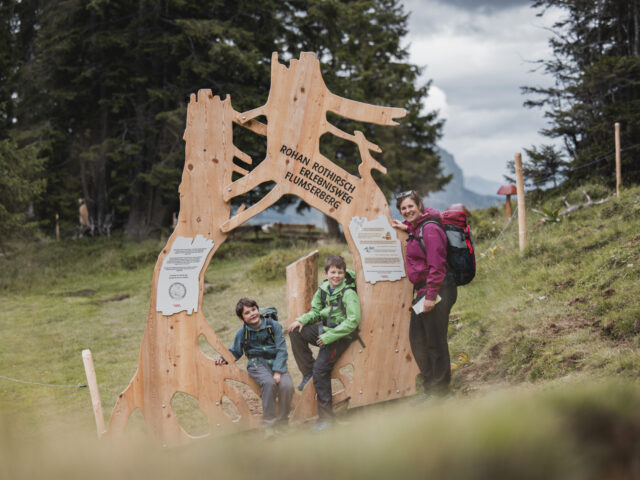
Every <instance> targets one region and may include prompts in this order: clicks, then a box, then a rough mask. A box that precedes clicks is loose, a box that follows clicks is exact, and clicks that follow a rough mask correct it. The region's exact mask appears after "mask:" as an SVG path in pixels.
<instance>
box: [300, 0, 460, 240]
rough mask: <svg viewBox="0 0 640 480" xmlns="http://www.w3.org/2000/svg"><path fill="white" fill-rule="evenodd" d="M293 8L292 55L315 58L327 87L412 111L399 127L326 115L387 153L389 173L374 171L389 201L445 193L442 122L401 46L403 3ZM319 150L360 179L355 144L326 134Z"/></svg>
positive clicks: (315, 3)
mask: <svg viewBox="0 0 640 480" xmlns="http://www.w3.org/2000/svg"><path fill="white" fill-rule="evenodd" d="M291 4H292V6H293V7H294V8H295V9H296V11H298V12H300V14H299V15H297V16H296V17H295V18H296V20H297V24H296V28H292V29H291V30H290V37H289V45H290V49H293V51H294V52H295V51H313V52H315V53H316V54H317V56H318V58H319V59H320V61H321V68H322V73H323V77H324V80H325V83H326V84H327V87H328V88H329V89H330V90H331V91H332V92H333V93H335V94H337V95H340V96H343V97H346V98H350V99H352V100H358V101H362V102H365V103H371V104H375V105H385V106H398V107H403V108H405V109H406V110H407V116H406V117H405V118H403V119H401V120H400V121H399V123H400V126H397V127H379V126H376V125H366V124H359V123H357V122H352V121H349V120H346V119H342V118H340V117H338V116H336V115H331V116H328V119H329V121H330V122H332V123H334V124H335V125H336V126H338V127H339V128H341V129H343V130H345V131H349V132H352V131H353V130H355V129H358V130H362V131H363V132H364V133H365V136H367V138H369V139H371V140H372V141H374V142H375V143H377V144H378V145H379V146H380V147H381V148H382V151H383V153H382V155H377V156H378V157H379V161H380V162H381V163H382V164H383V165H384V166H386V167H387V169H388V174H387V175H381V174H380V175H378V173H377V172H375V173H374V175H375V179H376V182H377V183H378V185H379V186H380V187H381V188H382V190H383V191H384V192H385V193H386V194H387V195H388V196H391V195H392V194H393V192H400V191H403V190H407V189H410V188H414V189H417V190H419V191H420V192H421V193H422V194H423V195H427V194H428V193H429V192H431V191H437V190H440V189H441V188H442V187H443V186H444V185H445V184H446V183H447V182H448V181H449V180H450V177H444V176H443V175H442V170H441V167H440V164H439V157H438V155H437V153H436V152H435V149H434V147H435V142H436V140H437V139H438V138H439V137H440V135H441V128H442V121H441V120H438V118H437V114H436V112H428V113H424V112H423V111H422V110H423V102H424V99H425V98H426V97H427V95H428V90H429V86H430V83H429V82H427V83H426V84H423V85H420V83H419V77H420V74H421V72H422V71H421V69H420V68H419V67H417V66H415V65H412V64H411V63H409V61H408V58H409V53H408V51H407V49H406V48H404V47H403V46H402V45H401V42H402V40H403V38H404V37H405V35H406V34H407V19H408V15H407V14H406V13H404V11H403V8H402V4H401V3H400V2H399V1H397V0H357V1H356V0H341V1H331V2H325V1H322V0H304V1H294V2H291ZM320 150H321V152H322V153H323V154H324V155H325V156H327V157H328V158H331V159H332V160H333V161H334V162H336V163H337V164H338V165H340V166H341V167H343V168H345V169H346V170H347V171H349V172H351V173H352V174H356V175H357V164H358V162H359V155H358V152H357V148H356V147H355V146H354V145H353V144H351V143H350V142H345V141H343V140H340V139H338V138H336V137H333V136H332V135H329V134H327V135H325V136H323V137H322V139H321V143H320ZM374 155H375V154H374ZM328 224H329V227H330V230H331V227H332V226H333V228H334V231H335V229H337V226H336V225H335V224H333V222H331V221H330V220H329V221H328ZM332 224H333V225H332Z"/></svg>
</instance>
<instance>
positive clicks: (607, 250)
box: [0, 185, 640, 478]
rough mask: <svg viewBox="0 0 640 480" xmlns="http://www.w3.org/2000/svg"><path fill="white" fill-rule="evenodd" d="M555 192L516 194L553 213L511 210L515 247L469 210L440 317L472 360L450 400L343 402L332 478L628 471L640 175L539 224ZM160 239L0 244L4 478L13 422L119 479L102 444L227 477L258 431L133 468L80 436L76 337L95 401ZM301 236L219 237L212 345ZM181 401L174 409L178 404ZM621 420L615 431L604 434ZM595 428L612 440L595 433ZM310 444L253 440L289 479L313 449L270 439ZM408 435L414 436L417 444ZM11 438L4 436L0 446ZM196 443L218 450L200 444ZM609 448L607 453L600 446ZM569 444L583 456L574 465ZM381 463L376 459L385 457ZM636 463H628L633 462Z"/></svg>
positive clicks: (128, 361) (638, 355)
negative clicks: (615, 195) (466, 272)
mask: <svg viewBox="0 0 640 480" xmlns="http://www.w3.org/2000/svg"><path fill="white" fill-rule="evenodd" d="M585 190H586V191H587V193H589V194H590V195H591V196H592V198H593V200H599V199H601V198H606V197H607V196H608V195H610V192H607V191H606V190H605V189H603V188H602V187H599V186H593V185H592V186H586V187H585ZM564 196H566V199H567V200H568V201H569V202H570V203H572V204H575V203H580V202H584V201H585V198H584V195H583V193H582V191H581V189H577V190H575V191H569V192H559V193H556V194H554V195H548V196H547V198H544V199H541V200H536V199H534V198H533V197H530V198H528V203H529V205H528V206H529V207H535V208H537V209H539V210H541V209H542V208H544V209H545V210H546V211H547V212H549V215H548V217H549V219H550V220H551V221H547V222H546V223H540V222H539V220H540V219H541V218H542V216H540V215H537V214H535V213H533V212H532V211H528V212H527V218H528V235H529V244H528V247H527V249H526V251H525V252H524V254H521V253H520V252H519V250H518V237H517V221H514V222H513V223H512V224H510V225H508V226H506V228H505V224H506V221H505V219H504V214H503V212H502V211H501V210H500V209H498V208H492V209H489V210H485V211H476V212H474V215H473V220H472V228H473V231H474V233H475V235H476V238H477V242H476V250H477V252H478V254H484V253H486V254H485V255H484V256H481V255H479V256H478V274H477V277H476V279H475V280H474V281H473V282H472V283H471V284H470V285H468V286H465V287H462V288H460V289H459V297H458V302H457V303H456V305H455V307H454V309H453V312H452V316H451V323H450V329H449V338H450V343H451V345H450V349H451V353H452V358H453V359H454V360H455V358H456V354H458V353H465V354H466V355H467V356H468V357H469V359H470V361H471V363H470V364H465V365H463V366H461V367H460V368H458V369H457V370H456V371H455V372H454V376H453V388H454V397H455V399H454V400H451V401H449V402H446V403H444V404H442V405H438V406H434V407H420V408H413V407H411V408H409V407H408V404H407V402H406V401H400V402H396V403H391V404H388V405H383V406H376V407H371V408H369V409H362V410H360V411H358V412H353V413H351V414H350V415H348V416H345V417H343V418H342V420H341V421H342V422H345V423H346V424H345V425H342V426H338V427H336V429H335V430H333V431H329V432H327V433H326V436H323V437H322V438H323V439H324V440H323V441H322V442H321V443H322V446H321V451H322V452H323V455H327V456H330V457H332V458H333V457H336V456H337V457H338V458H339V460H337V461H336V462H337V463H336V465H338V466H339V467H340V470H339V471H340V472H350V473H351V475H346V474H345V475H342V476H344V477H345V478H347V477H349V478H353V476H355V475H356V474H357V472H356V471H355V470H353V469H354V468H356V465H360V466H361V467H362V468H363V470H362V471H361V473H362V474H365V473H367V474H369V475H374V476H383V475H382V473H383V472H387V473H389V475H391V474H392V473H394V472H398V473H396V474H395V476H400V477H402V476H403V475H400V473H399V472H403V473H405V474H406V476H409V477H412V476H414V477H420V478H424V475H423V473H425V472H430V473H432V474H434V475H435V474H442V472H444V471H446V468H445V467H447V465H448V466H449V468H451V466H452V465H455V468H453V470H451V471H455V472H457V473H455V475H454V474H452V475H450V477H451V478H490V477H492V476H495V475H496V472H498V471H499V469H500V468H507V470H506V471H509V472H512V473H513V472H516V471H520V470H521V469H527V468H529V467H530V466H534V465H537V466H538V467H540V468H539V469H532V470H531V472H533V473H532V474H531V475H530V476H529V477H526V476H525V477H526V478H548V477H549V476H551V477H553V478H585V475H583V474H584V473H585V470H584V469H585V468H586V469H587V470H588V472H589V473H592V474H593V475H595V477H594V478H599V477H598V476H599V475H600V474H603V472H606V471H608V470H607V469H608V468H612V467H611V465H612V464H611V462H613V463H615V462H618V463H620V462H621V465H622V466H621V467H620V468H622V469H623V471H624V468H627V469H628V468H631V467H630V466H629V465H631V463H629V462H630V460H629V459H630V458H633V457H634V456H635V457H637V458H640V455H636V454H638V453H639V452H640V419H639V418H638V416H637V414H638V412H639V411H640V392H639V390H638V388H640V387H639V385H638V383H639V382H638V378H639V376H640V375H639V374H640V348H639V347H640V302H638V298H640V283H639V282H638V279H639V277H640V259H639V256H640V233H639V232H638V225H639V223H640V222H639V221H638V220H639V219H640V188H637V187H635V188H628V189H626V190H624V192H623V196H622V198H621V199H620V200H616V199H610V200H609V201H607V202H605V203H603V204H602V205H597V206H593V207H589V208H584V209H582V210H578V211H576V212H575V213H573V214H571V215H569V216H566V217H562V219H561V220H560V221H558V222H555V221H552V220H554V217H555V216H554V214H553V213H554V211H557V209H558V208H560V207H561V206H562V198H563V197H564ZM500 232H503V233H502V235H501V236H500V237H499V238H497V237H498V235H499V234H500ZM164 244H165V241H164V240H162V241H146V242H142V243H133V242H129V241H125V240H123V239H121V238H112V239H110V240H106V239H98V240H86V239H85V240H79V241H75V242H66V243H55V242H49V241H43V242H41V243H39V244H31V245H22V246H14V249H12V250H10V251H9V253H8V255H7V256H4V257H0V302H2V305H3V308H2V312H1V313H0V331H1V332H2V333H0V376H2V378H0V416H2V415H4V416H5V417H7V418H10V419H11V421H9V420H5V421H4V422H3V421H0V431H4V432H5V437H4V439H3V438H2V434H1V433H0V445H1V447H0V451H5V452H8V453H5V454H6V455H8V457H7V458H13V459H14V462H9V464H13V467H11V468H15V470H14V471H13V473H14V475H8V476H7V478H27V477H28V476H29V475H27V474H26V473H25V472H31V473H32V474H33V475H32V477H33V478H35V477H37V476H43V475H44V472H40V470H39V469H38V468H36V467H34V466H33V465H30V466H29V467H28V468H27V466H25V465H23V463H29V462H28V458H30V457H28V454H27V453H24V452H22V451H20V448H21V447H20V445H22V444H21V443H20V440H19V439H21V438H24V437H25V436H26V437H28V438H30V439H31V440H32V439H33V438H34V437H38V438H39V440H38V443H37V445H38V446H37V448H35V450H33V452H32V453H30V454H29V455H45V456H46V454H45V452H48V451H55V452H56V453H55V455H56V456H55V458H54V457H52V458H48V459H47V461H46V462H44V464H47V465H49V467H48V468H51V469H52V471H53V472H58V475H60V476H61V477H62V476H65V475H63V473H61V472H63V471H64V468H66V467H65V465H68V468H69V469H71V471H73V470H74V469H75V468H81V467H82V463H81V462H80V463H78V462H77V461H74V460H73V455H72V452H66V451H64V450H63V449H61V447H58V446H56V448H53V446H52V445H51V444H50V440H51V438H59V437H64V438H69V436H72V437H73V438H80V439H84V440H83V445H82V447H80V446H79V447H78V448H81V449H85V450H86V451H85V450H83V451H85V453H86V454H87V455H91V456H92V457H91V458H92V459H93V460H94V461H96V462H97V465H98V468H101V469H104V472H106V473H105V478H106V477H113V476H116V475H117V476H122V472H121V471H118V470H114V468H115V467H110V466H109V464H110V463H109V462H110V460H109V459H111V458H112V456H110V455H117V456H118V458H124V463H123V465H125V467H126V466H127V465H129V466H130V468H131V472H130V476H131V477H132V478H134V477H136V478H139V476H138V475H135V474H134V473H135V472H138V473H140V472H141V471H142V470H136V468H138V469H151V470H153V471H155V472H159V473H158V475H159V478H165V477H166V478H168V475H169V472H173V473H172V475H173V476H175V473H176V472H177V471H179V470H180V469H181V468H182V469H186V470H187V471H189V472H191V473H194V474H196V475H202V474H203V472H204V471H213V470H216V469H219V470H220V471H221V472H228V473H233V474H241V473H247V472H248V471H249V470H250V469H251V468H252V467H256V464H254V463H251V462H250V463H249V464H243V465H236V463H238V462H236V461H235V460H237V459H238V456H237V453H235V454H234V453H233V452H237V450H235V448H239V447H240V446H241V445H242V443H243V442H247V445H248V446H249V447H251V446H257V444H258V443H259V442H260V441H261V437H260V436H259V435H258V434H251V435H241V436H238V437H233V438H232V439H228V440H225V441H224V442H221V441H216V440H211V441H210V442H206V443H204V444H203V445H202V446H198V447H194V448H193V449H189V450H188V451H187V452H184V451H181V452H176V453H173V454H172V455H171V456H170V457H171V458H172V459H173V461H175V465H174V467H171V468H169V467H167V465H166V463H163V462H166V461H167V460H166V459H165V460H163V461H157V458H156V457H157V452H155V451H154V450H153V449H151V450H149V449H148V448H143V447H141V446H140V445H137V446H136V448H137V449H138V450H139V451H142V452H144V453H141V457H140V458H141V459H144V461H142V463H140V465H138V466H137V467H133V466H132V465H134V464H136V458H135V457H132V456H131V454H125V453H123V452H122V451H116V452H114V451H111V450H109V449H107V448H106V447H101V448H100V449H99V450H96V447H95V445H93V442H91V441H87V439H90V438H92V436H93V435H94V434H93V432H94V431H95V427H94V422H93V413H92V409H91V405H90V399H89V393H88V391H87V390H86V389H79V388H75V387H74V385H77V384H78V383H84V381H85V379H84V370H83V367H82V361H81V356H80V352H81V351H82V349H85V348H89V349H91V351H92V352H93V356H94V361H95V365H96V371H97V376H98V381H99V384H100V393H101V396H102V403H103V407H104V410H105V414H106V415H107V416H108V415H109V413H110V410H111V408H112V406H113V405H114V403H115V399H116V397H117V395H118V394H119V393H120V392H121V391H122V390H123V389H124V388H125V387H126V385H127V384H128V382H129V380H130V379H131V377H132V376H133V374H134V372H135V369H136V367H137V362H138V354H139V347H140V341H141V339H142V332H143V330H144V326H145V321H146V315H147V309H148V302H149V294H150V284H151V276H152V271H153V266H154V263H155V259H156V257H157V254H158V252H159V251H160V250H161V248H162V247H163V246H164ZM312 248H317V247H316V246H310V245H306V246H304V245H297V246H290V245H289V246H279V247H278V246H277V245H275V246H273V245H272V246H268V245H256V244H250V243H243V242H228V243H226V244H225V245H223V246H222V247H221V250H220V251H219V252H218V254H216V256H215V258H214V261H213V262H212V265H211V266H210V267H209V269H208V271H207V272H206V280H207V292H208V293H207V295H206V296H205V300H204V307H203V309H204V312H205V315H206V317H207V319H208V320H209V321H210V323H211V324H212V326H213V328H214V329H215V330H216V332H217V333H218V334H219V336H220V337H221V339H222V341H223V342H225V343H227V344H228V343H230V341H231V340H232V337H233V333H234V331H235V329H236V328H237V327H238V325H239V324H238V320H237V319H236V317H235V313H234V311H233V308H234V306H235V301H236V300H237V299H238V298H239V297H240V296H244V295H251V296H255V297H257V298H258V300H259V301H260V302H261V304H262V305H275V306H276V307H278V309H279V311H280V312H281V315H282V317H283V318H284V320H283V321H284V322H285V323H286V308H285V298H284V292H285V284H284V266H285V265H287V264H288V263H290V262H291V261H293V260H295V259H296V258H298V257H299V256H301V255H303V254H304V253H307V252H308V251H309V250H310V249H312ZM320 249H321V256H324V255H326V254H328V253H329V252H331V253H333V252H340V253H342V254H344V255H345V256H347V257H348V256H349V252H348V250H347V249H346V246H345V245H324V246H322V247H320ZM292 362H293V361H292ZM290 366H291V370H292V373H293V375H294V381H295V380H296V377H298V378H299V374H298V372H297V369H296V368H295V366H294V364H293V363H291V365H290ZM8 378H12V379H17V380H22V381H25V382H31V383H18V382H15V381H12V380H8ZM612 380H614V381H615V382H614V383H610V382H611V381H612ZM38 384H54V385H64V386H43V385H38ZM496 390H497V391H499V392H498V393H496V392H495V391H496ZM182 408H183V410H184V416H185V418H188V416H189V411H188V410H189V405H184V406H182ZM524 412H527V414H526V415H524V414H523V413H524ZM594 412H595V413H594ZM593 415H595V417H596V419H597V420H598V419H599V420H598V421H597V422H596V423H592V421H591V417H592V416H593ZM566 422H569V423H566ZM598 422H600V423H598ZM3 425H4V426H3ZM616 425H617V427H616ZM612 426H613V427H615V428H614V430H613V431H610V427H611V428H613V427H612ZM141 428H142V422H141V419H140V418H137V419H135V420H134V422H133V424H132V425H131V430H132V431H136V430H138V429H141ZM583 429H586V430H583ZM616 429H617V430H616ZM332 432H334V433H332ZM403 432H406V434H405V433H403ZM585 432H586V433H585ZM621 432H622V433H621ZM622 434H624V435H623V437H624V438H623V439H620V438H618V437H619V435H622ZM516 437H517V438H518V439H519V441H515V440H514V438H516ZM591 437H594V439H592V438H591ZM338 438H342V440H338ZM600 439H607V442H608V443H607V445H609V446H610V445H611V444H614V445H615V449H613V450H611V451H610V448H609V447H607V448H600V447H601V445H600V443H598V442H599V441H600ZM592 440H593V441H592ZM313 442H315V443H313ZM550 442H551V443H553V448H550V447H549V443H550ZM585 442H586V443H585ZM616 442H618V443H620V442H622V444H621V445H618V443H616ZM84 443H86V445H84ZM312 443H313V445H317V440H315V437H310V436H309V434H308V433H307V432H306V431H305V429H302V430H301V431H294V432H293V433H291V435H289V436H287V437H286V438H284V439H278V441H277V442H274V443H272V444H270V445H269V447H268V452H269V453H270V454H271V455H273V457H274V459H277V460H278V461H281V462H284V463H287V462H289V463H287V465H289V467H288V470H287V471H289V472H290V473H291V475H290V476H292V475H293V474H292V470H291V469H293V468H295V467H296V466H298V467H300V468H303V469H306V470H305V471H306V472H307V473H309V472H311V471H312V470H313V468H317V470H315V472H316V473H317V472H324V471H325V470H324V469H326V468H327V463H326V462H323V461H321V460H317V461H316V460H313V461H311V462H310V463H308V464H305V463H304V462H303V460H302V459H300V458H297V456H296V460H294V459H292V458H291V455H287V453H286V452H290V451H293V450H298V449H300V451H307V452H311V451H314V448H316V447H314V446H313V445H312ZM416 443H418V444H419V445H424V449H421V450H420V452H421V453H419V452H418V451H417V450H416V447H415V444H416ZM9 444H11V445H14V447H12V448H13V449H14V450H15V449H17V450H16V451H15V452H14V450H12V449H5V448H4V447H5V446H6V445H9ZM356 444H357V445H360V444H364V445H365V447H364V448H363V449H358V452H359V453H357V454H355V455H354V454H349V455H344V456H342V455H340V452H341V448H347V446H349V445H356ZM16 445H17V446H16ZM594 445H595V446H594ZM589 448H594V449H595V451H598V452H600V453H599V454H598V455H600V456H598V455H595V456H594V457H593V458H589V456H588V455H587V457H584V451H583V450H584V449H586V450H585V451H591V450H589ZM72 451H73V450H72ZM212 451H215V452H216V453H215V454H214V455H213V456H211V455H208V454H211V452H212ZM425 451H426V452H429V453H428V454H427V453H424V452H425ZM11 452H14V453H11ZM34 452H35V453H34ZM452 452H453V453H452ZM323 455H311V456H312V457H320V459H322V458H323ZM458 455H460V457H458ZM566 455H569V458H568V459H567V458H565V456H566ZM610 455H613V456H614V457H615V456H616V455H619V457H620V458H618V459H617V460H615V461H614V460H611V459H610V458H609V456H610ZM343 457H344V458H343ZM417 457H419V458H417ZM305 458H306V457H305ZM459 458H462V459H463V462H462V463H459V461H458V460H459ZM583 458H587V460H588V461H587V463H586V464H582V463H581V462H578V460H579V459H583ZM616 458H617V457H616ZM16 459H18V460H19V461H16ZM229 459H231V460H233V461H231V462H230V461H229ZM456 459H458V460H456ZM508 459H511V460H508ZM3 460H4V459H3ZM412 460H415V461H414V463H411V461H412ZM147 461H148V462H150V464H148V463H145V462H147ZM383 461H384V462H387V463H388V464H389V465H390V466H389V467H388V468H387V467H384V468H383V466H382V464H381V462H383ZM47 462H48V463H47ZM65 462H67V463H65ZM127 462H129V463H127ZM214 462H218V463H216V465H215V466H214ZM504 462H507V464H505V463H504ZM509 462H512V463H509ZM540 462H541V463H540ZM545 462H548V463H545ZM598 462H600V463H598ZM625 462H626V463H625ZM0 463H2V464H4V463H5V462H4V461H2V462H0ZM32 463H33V462H32ZM240 463H242V462H240ZM365 463H366V464H367V465H365ZM268 465H271V463H269V464H268ZM302 465H305V466H304V467H303V466H302ZM262 467H265V472H266V473H265V475H266V476H267V478H270V477H271V476H275V474H273V475H272V470H273V468H272V467H271V466H268V467H267V466H265V465H264V464H263V463H260V468H262ZM414 467H415V468H414ZM543 467H544V468H543ZM591 467H592V468H591ZM0 468H2V467H0ZM6 468H9V467H6ZM34 468H35V470H34ZM123 468H124V467H123ZM508 468H511V470H508ZM635 468H638V470H637V471H640V466H638V465H636V467H635ZM29 469H31V470H29ZM309 469H311V470H309ZM394 469H395V470H394ZM496 469H497V470H496ZM216 471H217V470H216ZM274 471H275V470H274ZM522 471H524V470H522ZM538 471H540V472H542V473H540V476H539V475H538V474H537V472H538ZM1 472H2V470H1V469H0V478H4V477H3V475H2V474H1ZM6 472H8V470H7V471H5V473H6ZM545 472H546V474H547V475H546V477H545V476H544V475H543V473H545ZM333 473H335V472H333ZM376 474H377V475H376ZM485 474H486V475H485ZM603 475H604V474H603ZM308 476H310V477H316V476H319V475H312V474H309V475H308ZM511 476H523V475H511ZM610 478H618V477H616V476H615V475H614V476H612V477H610Z"/></svg>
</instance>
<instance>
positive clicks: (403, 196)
mask: <svg viewBox="0 0 640 480" xmlns="http://www.w3.org/2000/svg"><path fill="white" fill-rule="evenodd" d="M407 198H410V199H411V200H413V202H414V203H415V204H416V205H417V207H418V210H420V211H421V212H424V205H423V204H422V198H421V197H420V194H419V193H418V192H416V191H415V190H409V191H407V192H402V193H401V194H400V195H398V196H397V197H396V208H397V209H398V210H400V205H401V204H402V202H403V201H404V200H405V199H407Z"/></svg>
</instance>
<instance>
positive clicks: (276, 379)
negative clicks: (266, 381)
mask: <svg viewBox="0 0 640 480" xmlns="http://www.w3.org/2000/svg"><path fill="white" fill-rule="evenodd" d="M280 377H281V375H280V372H273V381H274V382H276V384H278V383H280Z"/></svg>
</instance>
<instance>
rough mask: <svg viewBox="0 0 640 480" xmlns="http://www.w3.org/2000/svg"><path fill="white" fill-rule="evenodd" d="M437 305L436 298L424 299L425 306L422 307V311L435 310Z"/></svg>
mask: <svg viewBox="0 0 640 480" xmlns="http://www.w3.org/2000/svg"><path fill="white" fill-rule="evenodd" d="M435 306H436V301H435V300H427V299H426V298H425V299H424V306H423V307H422V313H425V312H430V311H431V310H433V309H434V308H435Z"/></svg>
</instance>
